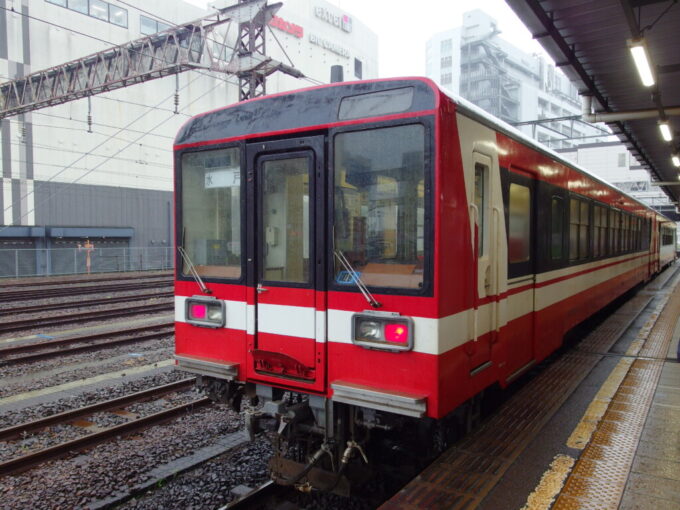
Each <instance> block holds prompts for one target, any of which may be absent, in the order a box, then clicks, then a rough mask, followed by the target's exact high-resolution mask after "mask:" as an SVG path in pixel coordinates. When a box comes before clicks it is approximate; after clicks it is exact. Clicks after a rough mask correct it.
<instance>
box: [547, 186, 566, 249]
mask: <svg viewBox="0 0 680 510" xmlns="http://www.w3.org/2000/svg"><path fill="white" fill-rule="evenodd" d="M564 213H565V209H564V199H563V198H562V197H557V196H553V197H552V198H551V200H550V258H551V259H552V260H559V259H561V258H562V256H563V254H564Z"/></svg>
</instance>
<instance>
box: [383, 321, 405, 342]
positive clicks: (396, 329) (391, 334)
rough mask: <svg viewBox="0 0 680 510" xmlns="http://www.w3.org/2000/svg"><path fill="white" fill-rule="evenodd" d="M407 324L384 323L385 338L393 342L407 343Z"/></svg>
mask: <svg viewBox="0 0 680 510" xmlns="http://www.w3.org/2000/svg"><path fill="white" fill-rule="evenodd" d="M408 339H409V336H408V325H407V324H385V340H386V341H387V342H391V343H394V344H408Z"/></svg>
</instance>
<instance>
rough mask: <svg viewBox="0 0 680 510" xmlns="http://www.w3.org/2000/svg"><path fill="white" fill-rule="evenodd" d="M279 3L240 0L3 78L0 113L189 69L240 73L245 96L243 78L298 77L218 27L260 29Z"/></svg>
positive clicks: (294, 71)
mask: <svg viewBox="0 0 680 510" xmlns="http://www.w3.org/2000/svg"><path fill="white" fill-rule="evenodd" d="M281 5H282V4H281V3H276V4H272V5H267V1H266V0H246V1H241V3H238V4H237V5H232V6H230V7H226V8H223V9H217V10H216V12H215V13H213V14H211V15H210V16H206V17H204V18H200V19H198V20H196V21H192V22H190V23H186V24H181V25H178V26H176V27H173V28H170V29H168V30H165V31H164V32H159V33H157V34H153V35H150V36H147V37H143V38H140V39H137V40H135V41H130V42H127V43H125V44H121V45H120V46H114V47H113V48H108V49H106V50H103V51H99V52H97V53H93V54H92V55H89V56H87V57H83V58H80V59H77V60H72V61H70V62H67V63H65V64H61V65H58V66H55V67H52V68H50V69H46V70H43V71H38V72H35V73H32V74H29V75H28V76H25V77H22V78H19V79H16V80H14V81H10V82H6V83H2V84H0V119H2V118H4V117H9V116H13V115H18V114H21V113H26V112H29V111H32V110H37V109H40V108H45V107H48V106H54V105H58V104H62V103H66V102H68V101H73V100H75V99H80V98H83V97H88V96H92V95H95V94H100V93H102V92H109V91H112V90H116V89H119V88H122V87H128V86H130V85H136V84H138V83H143V82H146V81H149V80H154V79H156V78H163V77H164V76H169V75H172V74H177V73H181V72H184V71H189V70H201V69H202V70H206V71H217V72H222V73H226V74H234V75H237V76H238V77H239V80H240V82H241V83H240V84H241V93H240V95H241V97H243V96H244V95H245V96H246V97H251V95H252V94H254V92H253V93H250V92H249V91H248V90H245V91H244V89H243V87H244V85H243V81H244V80H247V81H248V82H249V83H254V84H255V86H256V87H260V86H262V87H263V85H261V84H263V83H264V78H265V77H266V76H267V75H269V74H271V73H273V72H275V71H283V72H285V73H288V74H291V75H292V76H295V77H297V78H300V77H302V76H303V74H302V73H301V72H300V71H298V70H297V69H295V68H293V67H290V66H287V65H285V64H282V63H281V62H278V61H275V60H272V59H271V58H269V57H267V56H266V55H265V54H264V52H263V50H264V45H261V46H252V45H250V44H248V46H250V47H249V48H248V50H249V51H247V52H245V51H243V49H244V47H243V44H242V43H241V38H242V37H243V34H241V33H239V35H238V39H237V42H236V44H235V48H234V47H231V46H230V45H229V44H228V41H227V38H228V35H229V28H230V27H229V26H223V27H222V28H224V29H225V30H222V31H221V32H223V34H220V35H219V36H218V33H217V31H216V30H215V29H216V28H217V27H218V26H222V25H225V24H228V23H232V24H236V25H237V26H238V27H239V29H240V28H241V27H242V26H244V25H248V26H253V27H260V30H261V31H262V30H264V27H265V26H266V25H267V23H268V22H269V21H270V20H271V19H272V17H273V16H274V14H275V13H276V12H277V11H278V9H279V8H280V7H281ZM246 35H247V34H246ZM218 37H219V40H218ZM260 50H262V51H260ZM250 76H252V77H253V78H252V80H250V79H249V78H250ZM262 90H263V88H262ZM255 95H258V94H255Z"/></svg>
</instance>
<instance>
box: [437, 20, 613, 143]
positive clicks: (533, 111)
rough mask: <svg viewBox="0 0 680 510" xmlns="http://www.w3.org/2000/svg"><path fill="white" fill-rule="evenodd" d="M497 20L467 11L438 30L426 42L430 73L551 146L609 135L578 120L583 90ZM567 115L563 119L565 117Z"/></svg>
mask: <svg viewBox="0 0 680 510" xmlns="http://www.w3.org/2000/svg"><path fill="white" fill-rule="evenodd" d="M500 33H501V32H500V30H499V29H498V24H497V22H496V20H495V19H494V18H493V17H491V16H489V15H488V14H486V13H485V12H483V11H480V10H474V11H470V12H466V13H464V14H463V24H462V26H461V27H458V28H455V29H452V30H449V31H446V32H442V33H439V34H436V35H435V36H433V37H432V38H431V39H430V40H429V41H428V42H427V45H426V51H425V59H426V74H427V76H429V77H431V78H432V79H434V80H435V81H436V82H437V83H439V84H440V85H441V86H442V87H444V88H446V89H449V90H451V92H453V93H454V94H457V95H460V96H462V97H464V98H465V99H467V100H469V101H471V102H473V103H474V104H476V105H477V106H479V107H481V108H483V109H484V110H486V111H487V112H489V113H491V114H492V115H494V116H496V117H498V118H500V119H502V120H504V121H506V122H508V123H510V124H516V123H518V122H523V121H531V120H539V119H556V120H554V121H552V122H549V123H540V124H539V123H535V124H530V125H523V126H518V127H519V129H520V130H522V131H523V132H525V133H526V134H527V135H529V136H531V137H533V138H535V139H536V140H538V141H540V142H541V143H544V144H546V145H547V146H549V147H551V148H570V147H573V146H574V145H575V144H577V143H579V142H583V141H589V142H595V141H604V140H605V139H606V136H607V132H606V131H603V130H602V129H600V128H598V127H595V126H591V125H589V124H586V123H583V122H580V121H578V120H575V119H574V117H578V116H580V114H581V103H580V99H579V97H578V91H577V90H576V88H575V87H574V86H573V85H572V84H571V83H570V82H569V80H568V79H567V78H566V77H565V76H564V75H563V74H562V72H560V71H559V70H557V69H555V66H553V65H552V64H550V63H549V62H548V61H547V60H546V58H545V57H543V56H540V55H536V54H528V53H525V52H523V51H521V50H520V49H518V48H516V47H515V46H513V45H512V44H511V43H509V42H507V41H505V40H504V39H502V38H501V37H499V35H500ZM560 119H564V120H560Z"/></svg>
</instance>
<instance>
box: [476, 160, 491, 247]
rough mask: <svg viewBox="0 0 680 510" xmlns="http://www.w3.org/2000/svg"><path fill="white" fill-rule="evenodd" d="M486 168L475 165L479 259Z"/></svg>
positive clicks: (484, 206)
mask: <svg viewBox="0 0 680 510" xmlns="http://www.w3.org/2000/svg"><path fill="white" fill-rule="evenodd" d="M487 174H488V167H487V166H486V165H483V164H482V163H475V207H476V208H477V214H478V218H477V225H478V232H477V236H478V237H477V239H478V241H477V250H478V253H479V256H480V257H481V256H482V255H484V253H485V249H484V240H485V239H486V236H485V233H486V228H485V226H486V218H485V209H486V175H487Z"/></svg>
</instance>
